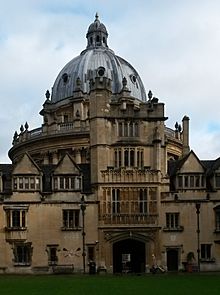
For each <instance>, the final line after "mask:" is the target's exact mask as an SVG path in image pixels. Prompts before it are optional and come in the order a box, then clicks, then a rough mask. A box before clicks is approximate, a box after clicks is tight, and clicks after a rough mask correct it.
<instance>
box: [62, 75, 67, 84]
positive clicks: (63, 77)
mask: <svg viewBox="0 0 220 295" xmlns="http://www.w3.org/2000/svg"><path fill="white" fill-rule="evenodd" d="M62 79H63V83H65V84H66V83H67V82H68V75H67V73H64V74H63V75H62Z"/></svg>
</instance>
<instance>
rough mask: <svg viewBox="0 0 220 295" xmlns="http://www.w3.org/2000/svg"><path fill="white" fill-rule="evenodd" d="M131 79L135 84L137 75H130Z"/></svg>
mask: <svg viewBox="0 0 220 295" xmlns="http://www.w3.org/2000/svg"><path fill="white" fill-rule="evenodd" d="M130 79H131V82H132V83H134V84H135V83H136V82H137V78H136V76H135V75H130Z"/></svg>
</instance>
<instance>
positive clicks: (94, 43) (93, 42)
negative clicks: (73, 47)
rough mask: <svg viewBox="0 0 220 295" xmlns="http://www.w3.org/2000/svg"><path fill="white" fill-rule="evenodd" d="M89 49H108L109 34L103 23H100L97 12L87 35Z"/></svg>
mask: <svg viewBox="0 0 220 295" xmlns="http://www.w3.org/2000/svg"><path fill="white" fill-rule="evenodd" d="M86 38H87V48H91V47H106V48H107V47H108V45H107V38H108V32H107V30H106V27H105V25H104V24H103V23H101V22H100V21H99V16H98V13H97V12H96V15H95V21H94V22H93V23H92V24H91V25H90V26H89V28H88V32H87V34H86Z"/></svg>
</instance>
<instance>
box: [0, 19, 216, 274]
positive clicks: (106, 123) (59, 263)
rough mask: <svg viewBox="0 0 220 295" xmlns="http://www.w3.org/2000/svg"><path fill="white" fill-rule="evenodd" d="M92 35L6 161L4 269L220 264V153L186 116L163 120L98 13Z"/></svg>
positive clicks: (0, 191)
mask: <svg viewBox="0 0 220 295" xmlns="http://www.w3.org/2000/svg"><path fill="white" fill-rule="evenodd" d="M86 38H87V47H86V49H85V50H83V51H82V52H81V54H80V55H79V56H77V57H75V58H74V59H72V60H71V61H70V62H69V63H68V64H67V65H65V66H64V68H63V69H62V70H61V72H60V73H59V74H58V76H57V79H56V80H55V82H54V85H53V87H52V92H51V93H50V91H47V92H46V100H45V102H44V104H43V108H42V110H41V111H40V115H41V116H42V117H43V123H42V125H41V127H39V128H37V129H34V130H30V129H29V126H28V124H27V123H26V124H25V125H24V126H23V125H22V126H21V127H20V131H19V133H18V132H15V134H14V138H13V146H12V148H11V149H10V150H9V157H10V159H11V161H12V163H11V164H1V165H0V272H5V273H10V272H11V273H12V272H14V273H40V272H42V273H53V272H71V271H86V272H87V271H88V270H89V266H88V263H89V262H90V261H94V262H95V263H96V266H97V270H98V271H100V272H101V271H107V272H109V273H111V272H113V273H121V272H125V273H126V272H135V273H144V272H148V271H149V270H150V268H151V266H152V264H153V263H157V264H158V265H162V266H163V267H164V268H165V269H167V270H168V271H173V270H176V271H177V270H182V269H183V268H184V267H185V266H186V262H187V257H189V254H190V253H191V256H194V259H193V264H194V268H195V269H198V268H200V269H201V270H220V245H219V244H220V191H219V190H220V160H219V159H217V160H215V161H202V160H200V159H198V157H197V156H196V154H195V153H194V152H193V151H191V150H190V147H189V118H188V117H187V116H184V117H183V119H182V123H181V124H178V123H176V125H175V128H174V129H171V128H168V127H167V126H166V125H165V122H166V120H167V117H166V116H165V113H164V103H162V102H160V100H159V99H158V98H156V97H154V96H153V94H152V92H151V91H149V92H148V94H147V95H146V93H145V89H144V85H143V83H142V81H141V78H140V76H139V75H138V73H137V71H136V70H135V69H134V68H133V66H131V65H130V64H129V63H128V62H127V61H126V60H124V59H123V58H121V57H119V56H117V55H115V53H114V52H113V51H112V50H111V49H110V48H109V47H108V33H107V30H106V27H105V25H104V24H103V23H101V22H100V20H99V18H98V15H96V17H95V21H94V22H93V23H92V24H91V25H90V26H89V28H88V32H87V34H86ZM193 254H194V255H193ZM191 258H192V257H191ZM198 258H199V260H198Z"/></svg>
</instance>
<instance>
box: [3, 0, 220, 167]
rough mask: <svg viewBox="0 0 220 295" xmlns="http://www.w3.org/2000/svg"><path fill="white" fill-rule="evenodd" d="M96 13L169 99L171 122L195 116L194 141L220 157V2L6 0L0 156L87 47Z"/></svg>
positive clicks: (151, 85) (199, 150) (36, 121)
mask: <svg viewBox="0 0 220 295" xmlns="http://www.w3.org/2000/svg"><path fill="white" fill-rule="evenodd" d="M96 12H98V13H99V16H100V21H101V22H103V23H104V24H105V26H106V28H107V30H108V33H109V38H108V45H109V47H110V48H111V49H113V50H114V52H115V53H116V54H117V55H119V56H121V57H123V58H124V59H126V60H127V61H128V62H130V63H131V64H132V65H133V67H134V68H135V69H136V70H137V71H138V73H139V74H140V76H141V78H142V81H143V83H144V85H145V89H146V92H148V91H149V89H151V90H152V92H153V94H154V95H155V96H156V97H158V98H159V100H160V101H161V102H164V103H165V110H166V116H168V117H169V119H168V120H167V121H166V125H167V126H168V127H171V128H174V124H175V122H176V121H177V122H179V123H181V121H182V118H183V116H184V115H187V116H189V117H190V147H191V149H193V150H194V152H195V153H196V154H197V155H198V157H199V158H200V159H215V158H217V157H219V156H220V101H219V98H220V89H219V88H220V1H219V0H135V1H134V0H120V1H118V0H117V1H115V0H94V1H93V0H19V1H17V0H7V1H5V0H0V101H1V108H0V126H1V128H0V162H1V163H7V162H10V160H9V159H8V157H7V153H8V150H9V149H10V148H11V142H12V138H13V135H14V132H15V130H17V131H18V132H19V129H20V125H21V124H25V122H26V121H27V122H28V124H29V126H30V127H29V129H34V128H37V127H40V126H41V123H42V118H41V116H40V115H39V111H40V110H41V108H42V104H43V103H44V101H45V92H46V90H47V89H51V87H52V86H53V83H54V81H55V78H56V76H57V75H58V73H59V71H60V70H61V69H62V68H63V66H64V65H65V64H66V63H67V62H68V61H69V60H71V59H72V58H73V57H75V56H77V55H79V54H80V52H81V51H82V50H83V49H85V47H86V38H85V35H86V32H87V29H88V26H89V25H90V23H92V22H93V21H94V18H95V13H96Z"/></svg>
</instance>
